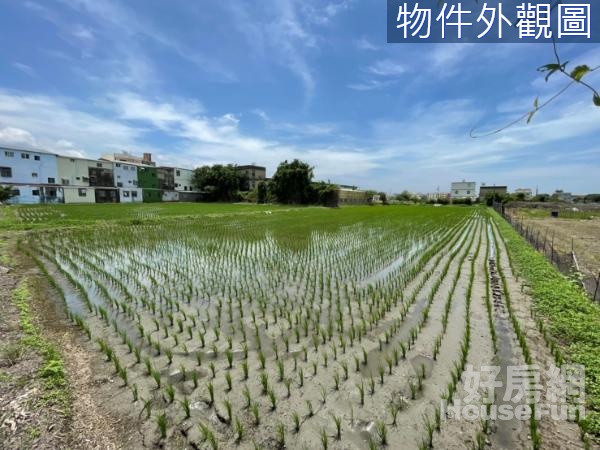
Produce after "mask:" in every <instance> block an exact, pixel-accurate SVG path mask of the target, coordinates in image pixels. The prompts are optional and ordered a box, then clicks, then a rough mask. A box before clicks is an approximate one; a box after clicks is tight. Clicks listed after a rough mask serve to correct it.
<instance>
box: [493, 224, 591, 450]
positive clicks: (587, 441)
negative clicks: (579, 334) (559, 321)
mask: <svg viewBox="0 0 600 450" xmlns="http://www.w3.org/2000/svg"><path fill="white" fill-rule="evenodd" d="M494 218H495V219H496V220H498V221H499V222H501V221H502V219H500V217H498V216H496V215H494ZM490 222H491V223H493V225H494V227H495V231H496V233H497V235H498V237H499V239H498V241H499V242H501V243H502V246H503V248H504V252H503V254H504V255H505V256H506V258H507V261H508V265H509V269H510V273H511V274H512V275H513V276H514V277H515V280H516V281H518V274H517V271H516V270H515V268H514V266H513V261H512V257H511V254H510V252H509V251H508V248H507V244H506V241H505V238H504V235H503V233H502V232H501V229H500V224H499V223H497V222H495V221H494V220H492V219H490ZM501 225H502V226H506V227H507V228H508V225H507V224H506V223H503V222H501ZM525 245H528V244H525ZM524 286H525V285H521V291H523V287H524ZM529 307H530V309H529V313H530V316H531V318H532V319H533V320H534V321H535V328H536V330H537V332H538V333H539V334H540V336H541V338H542V339H543V341H544V344H545V345H546V347H547V349H548V351H549V352H550V354H551V356H552V358H553V359H554V362H555V364H556V366H557V367H559V368H560V367H561V366H562V365H563V364H565V363H567V362H568V361H569V358H568V357H567V356H566V355H565V353H564V352H563V351H562V349H561V346H560V343H559V342H557V341H556V339H555V338H554V337H553V336H551V333H550V332H549V330H548V326H547V325H546V322H545V320H544V317H543V316H541V315H539V314H538V312H537V310H536V308H535V304H534V302H533V301H532V302H531V303H530V305H529ZM586 383H587V380H586ZM567 403H568V404H569V405H570V406H571V407H572V410H574V413H572V411H569V416H568V419H569V420H573V421H575V422H576V423H577V425H578V426H579V430H580V436H579V437H580V439H581V441H582V442H583V444H584V448H586V449H588V448H592V440H591V438H590V436H589V435H588V434H587V433H586V428H585V425H584V420H583V418H582V417H580V410H579V406H580V404H579V403H578V402H573V399H571V398H569V397H568V398H567ZM534 427H535V428H536V429H537V424H536V425H534Z"/></svg>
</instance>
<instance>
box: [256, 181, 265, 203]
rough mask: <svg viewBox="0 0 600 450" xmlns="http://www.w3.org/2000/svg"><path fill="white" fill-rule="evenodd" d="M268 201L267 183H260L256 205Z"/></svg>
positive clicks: (257, 187) (257, 188)
mask: <svg viewBox="0 0 600 450" xmlns="http://www.w3.org/2000/svg"><path fill="white" fill-rule="evenodd" d="M266 201H267V183H265V182H264V181H259V182H258V184H257V185H256V203H265V202H266Z"/></svg>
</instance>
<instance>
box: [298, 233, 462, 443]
mask: <svg viewBox="0 0 600 450" xmlns="http://www.w3.org/2000/svg"><path fill="white" fill-rule="evenodd" d="M454 244H456V241H454ZM455 250H456V249H455ZM454 256H455V255H453V256H452V259H453V258H454ZM452 259H450V260H449V262H447V264H446V265H445V268H444V270H443V271H442V272H443V275H441V276H442V277H444V276H445V273H446V272H447V270H448V267H449V266H450V263H451V261H452ZM438 263H439V259H438V260H437V261H436V263H435V264H434V266H433V268H432V269H431V270H430V271H428V272H427V273H425V276H424V279H428V278H430V277H431V274H432V273H433V269H434V268H435V267H437V265H438ZM439 283H440V281H439V279H438V281H437V282H434V283H433V286H432V288H431V291H430V292H429V295H428V297H427V298H428V300H427V301H428V305H427V307H425V308H424V309H423V310H422V311H421V313H420V315H419V317H418V320H415V326H414V327H413V328H411V329H410V330H406V331H409V333H405V334H408V336H407V337H406V341H399V342H394V341H395V339H394V335H395V334H396V333H398V331H399V330H400V325H402V321H403V320H404V318H405V315H406V311H407V310H408V309H406V310H404V311H403V312H401V318H400V319H398V320H397V321H396V322H394V323H393V325H392V326H391V327H390V329H388V330H385V332H384V333H382V335H381V337H379V338H378V344H379V348H377V347H376V346H375V348H373V349H372V350H370V351H369V352H368V353H367V351H366V349H365V348H364V347H362V348H361V352H359V353H358V354H354V355H352V357H353V360H350V363H351V364H350V368H349V362H348V361H347V360H339V361H338V364H339V365H338V367H337V368H336V370H335V372H334V373H333V391H334V392H335V393H336V394H337V395H336V397H337V398H338V399H339V398H350V397H353V396H354V392H353V391H354V390H355V389H356V390H357V393H358V399H359V400H358V404H359V405H358V407H359V408H361V410H364V411H365V412H366V413H367V414H368V415H371V414H375V415H381V414H380V412H379V411H378V409H379V407H378V406H377V405H382V404H387V400H389V399H388V398H387V394H385V393H384V392H383V391H381V390H380V389H379V388H378V387H376V386H382V387H383V385H384V383H385V378H386V377H389V376H390V375H392V374H393V375H394V377H393V378H392V379H391V380H392V381H391V383H392V385H394V384H395V383H396V380H397V379H398V378H399V374H400V372H402V373H404V372H406V369H407V366H404V367H403V368H401V369H402V370H400V372H398V373H394V371H395V369H394V368H395V367H398V366H399V361H400V360H403V359H406V358H407V352H410V351H411V349H412V348H414V345H415V342H416V339H417V337H418V335H419V332H420V331H421V329H422V328H423V326H424V325H425V323H426V322H427V317H428V308H429V307H430V303H431V301H432V299H433V297H434V295H435V292H436V291H437V289H438V287H439ZM423 284H424V283H423ZM423 284H422V283H418V284H417V285H416V287H415V293H414V296H413V297H414V298H416V294H417V293H418V292H420V291H421V290H422V289H423V287H424V286H423ZM415 319H417V318H416V317H415ZM397 338H398V337H397ZM384 347H385V350H384ZM323 360H326V358H323ZM368 361H375V362H377V366H376V373H373V372H374V369H369V366H370V364H369V362H368ZM340 369H341V370H340ZM349 371H350V373H351V372H352V371H354V372H356V373H358V374H359V375H358V376H357V377H358V378H359V381H358V382H355V383H352V381H350V382H348V381H349V375H348V373H349ZM409 372H411V377H414V381H413V379H412V378H411V380H410V381H409V383H408V385H407V387H410V389H411V391H412V394H411V400H416V398H417V396H418V395H420V393H421V392H422V390H423V387H424V379H425V376H426V373H425V371H424V368H423V367H422V366H420V367H418V368H417V369H416V370H415V372H414V373H413V372H412V370H409ZM340 373H341V374H342V378H341V380H342V383H341V384H342V386H340ZM361 374H362V375H361ZM350 378H356V377H352V375H350ZM365 381H366V383H365ZM344 383H345V384H344ZM376 391H377V393H376ZM365 393H367V394H368V395H369V397H368V399H369V401H368V402H367V403H368V404H367V406H365ZM407 398H408V396H407ZM323 404H325V403H324V401H323ZM408 404H409V403H408V402H406V401H404V399H403V398H396V399H392V401H391V402H390V403H389V418H390V419H389V422H387V415H388V408H387V407H386V408H385V411H384V414H383V419H382V420H377V421H376V429H375V432H376V434H377V439H374V440H373V441H372V442H371V444H374V443H375V442H376V441H377V440H378V441H379V443H380V444H385V443H386V442H387V426H388V424H391V425H396V419H397V416H398V413H399V412H400V411H401V410H402V409H404V408H406V407H407V406H408ZM353 407H354V405H351V406H350V409H351V414H350V415H351V417H350V419H349V421H350V423H351V424H353V422H354V419H355V418H354V410H353ZM342 408H343V406H342ZM333 409H335V405H333ZM309 410H310V407H309ZM361 410H359V411H358V412H359V415H360V412H361ZM332 414H333V413H332ZM308 415H310V412H309V413H308ZM340 417H341V416H336V415H335V414H333V415H332V419H333V424H334V425H335V430H336V433H335V434H334V437H339V430H340ZM320 436H321V441H322V443H323V445H324V446H325V443H326V442H327V439H326V436H327V435H326V434H324V431H323V429H321V432H320ZM300 439H301V440H302V441H304V437H301V438H300Z"/></svg>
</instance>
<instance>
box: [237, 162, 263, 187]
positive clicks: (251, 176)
mask: <svg viewBox="0 0 600 450" xmlns="http://www.w3.org/2000/svg"><path fill="white" fill-rule="evenodd" d="M236 169H237V170H238V171H239V172H242V173H244V174H245V175H246V176H247V177H248V190H249V191H252V190H254V188H255V187H256V185H257V184H258V183H259V182H260V181H265V180H266V178H267V169H266V168H265V167H263V166H256V165H254V164H250V165H247V166H237V167H236Z"/></svg>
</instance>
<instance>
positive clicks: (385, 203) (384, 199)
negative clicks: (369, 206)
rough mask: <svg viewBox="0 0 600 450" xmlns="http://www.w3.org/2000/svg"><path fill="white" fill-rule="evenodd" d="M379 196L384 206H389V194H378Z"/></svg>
mask: <svg viewBox="0 0 600 450" xmlns="http://www.w3.org/2000/svg"><path fill="white" fill-rule="evenodd" d="M377 195H379V200H381V203H382V204H384V205H387V204H388V200H387V194H386V193H385V192H378V193H377Z"/></svg>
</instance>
